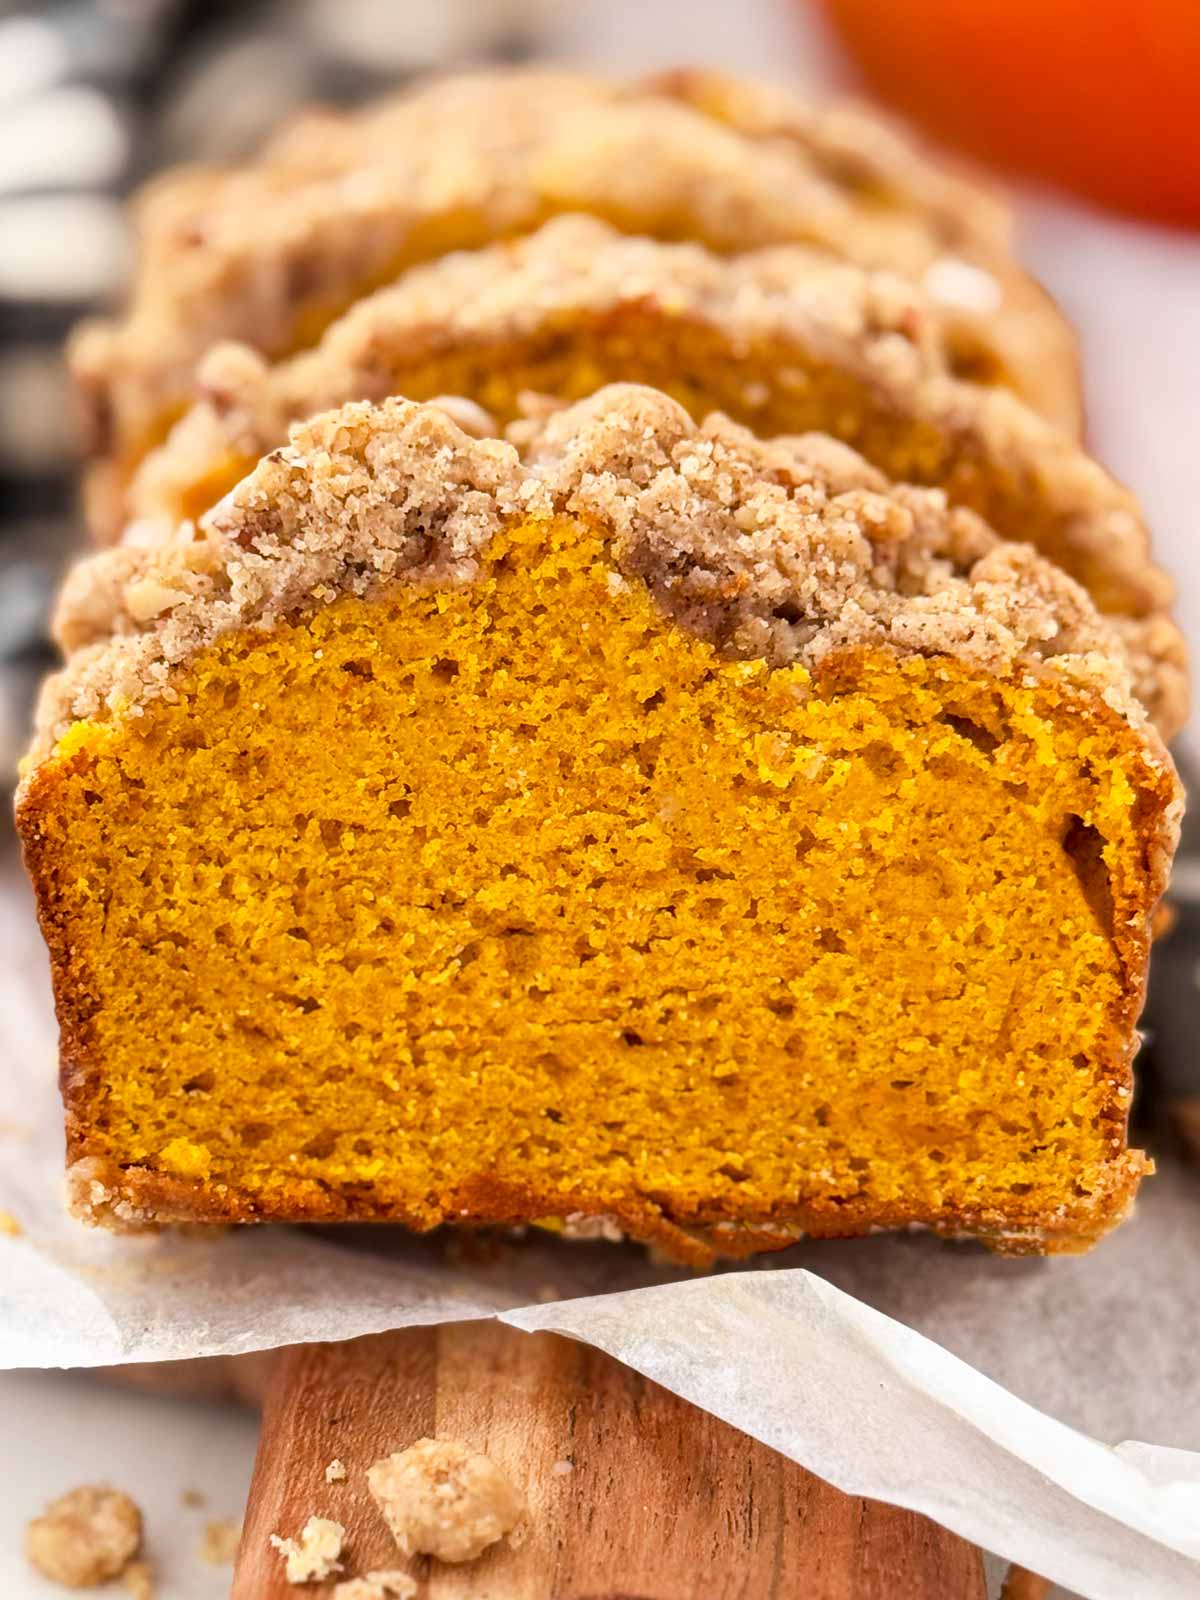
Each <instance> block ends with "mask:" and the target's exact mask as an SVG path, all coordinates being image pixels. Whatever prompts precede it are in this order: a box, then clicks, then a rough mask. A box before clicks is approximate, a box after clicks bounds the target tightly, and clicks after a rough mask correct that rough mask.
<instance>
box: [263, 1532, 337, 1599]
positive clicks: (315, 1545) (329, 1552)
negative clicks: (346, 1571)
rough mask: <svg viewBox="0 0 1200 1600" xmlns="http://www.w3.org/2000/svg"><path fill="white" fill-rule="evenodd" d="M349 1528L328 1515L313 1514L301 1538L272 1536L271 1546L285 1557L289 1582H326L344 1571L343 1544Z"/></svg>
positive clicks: (285, 1570)
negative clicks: (342, 1560)
mask: <svg viewBox="0 0 1200 1600" xmlns="http://www.w3.org/2000/svg"><path fill="white" fill-rule="evenodd" d="M345 1537H346V1530H345V1528H344V1527H343V1526H342V1524H341V1523H340V1522H334V1521H333V1520H332V1519H331V1518H329V1517H318V1516H311V1517H309V1519H308V1521H307V1522H306V1523H305V1524H304V1526H303V1528H301V1530H300V1533H299V1535H298V1537H296V1538H294V1539H293V1538H287V1537H284V1536H282V1535H280V1534H278V1533H273V1534H272V1535H271V1548H272V1549H273V1550H277V1551H278V1552H279V1555H280V1557H281V1558H282V1560H283V1565H284V1574H285V1576H286V1578H287V1581H288V1582H289V1583H296V1584H301V1583H323V1582H325V1580H326V1579H328V1578H335V1577H336V1576H337V1575H338V1573H339V1572H340V1571H341V1570H342V1562H341V1554H342V1544H343V1541H344V1539H345Z"/></svg>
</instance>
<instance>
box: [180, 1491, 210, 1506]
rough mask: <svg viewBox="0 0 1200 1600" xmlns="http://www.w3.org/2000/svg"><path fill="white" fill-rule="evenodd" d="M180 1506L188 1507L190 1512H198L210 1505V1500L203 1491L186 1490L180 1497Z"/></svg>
mask: <svg viewBox="0 0 1200 1600" xmlns="http://www.w3.org/2000/svg"><path fill="white" fill-rule="evenodd" d="M179 1504H180V1505H181V1506H187V1508H188V1509H189V1510H190V1511H197V1510H199V1509H200V1507H201V1506H206V1505H207V1504H208V1498H207V1496H206V1495H205V1493H204V1491H203V1490H202V1489H184V1490H183V1492H182V1493H181V1494H180V1496H179Z"/></svg>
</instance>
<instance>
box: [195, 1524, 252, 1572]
mask: <svg viewBox="0 0 1200 1600" xmlns="http://www.w3.org/2000/svg"><path fill="white" fill-rule="evenodd" d="M241 1538H242V1525H241V1523H240V1522H237V1521H235V1520H234V1518H233V1517H216V1518H214V1519H213V1521H211V1522H206V1523H205V1524H204V1532H203V1533H202V1534H201V1536H200V1559H201V1560H202V1561H207V1562H208V1563H209V1565H210V1566H214V1567H226V1566H231V1565H232V1564H233V1561H234V1559H235V1558H236V1556H237V1549H238V1545H239V1544H240V1542H241Z"/></svg>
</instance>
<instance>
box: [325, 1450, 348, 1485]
mask: <svg viewBox="0 0 1200 1600" xmlns="http://www.w3.org/2000/svg"><path fill="white" fill-rule="evenodd" d="M345 1478H346V1463H345V1462H344V1461H341V1460H339V1458H338V1457H337V1456H335V1457H334V1458H333V1460H332V1461H331V1462H330V1463H329V1465H328V1466H327V1467H326V1468H325V1482H326V1483H343V1482H345Z"/></svg>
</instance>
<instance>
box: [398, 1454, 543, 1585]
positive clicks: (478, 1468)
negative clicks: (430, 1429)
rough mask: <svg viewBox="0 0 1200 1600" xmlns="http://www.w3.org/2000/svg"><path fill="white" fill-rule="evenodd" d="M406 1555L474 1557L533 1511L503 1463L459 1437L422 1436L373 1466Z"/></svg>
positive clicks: (472, 1558)
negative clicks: (464, 1442) (498, 1464)
mask: <svg viewBox="0 0 1200 1600" xmlns="http://www.w3.org/2000/svg"><path fill="white" fill-rule="evenodd" d="M367 1484H368V1487H369V1488H370V1490H371V1494H372V1495H373V1497H374V1499H375V1503H376V1505H377V1506H378V1507H379V1509H380V1511H381V1512H382V1514H383V1517H384V1520H385V1521H386V1522H387V1525H388V1527H389V1528H390V1529H391V1531H392V1537H393V1538H394V1539H395V1541H396V1544H397V1546H398V1548H399V1550H400V1552H401V1554H402V1555H413V1554H420V1555H431V1556H436V1557H437V1558H438V1560H439V1561H473V1560H474V1559H475V1557H476V1556H478V1555H481V1554H482V1553H483V1551H485V1550H486V1549H487V1548H488V1546H489V1545H493V1544H495V1543H496V1541H497V1540H498V1539H502V1538H503V1537H504V1535H505V1534H506V1533H511V1532H512V1531H513V1530H514V1529H515V1528H516V1527H517V1525H518V1524H519V1523H521V1522H522V1519H523V1518H524V1517H525V1516H526V1515H527V1506H526V1502H525V1496H524V1494H523V1493H522V1492H521V1490H520V1489H519V1488H518V1487H517V1486H516V1484H515V1483H513V1481H512V1479H511V1478H510V1477H509V1476H508V1474H507V1473H506V1472H505V1471H504V1469H503V1468H502V1467H499V1466H497V1464H496V1463H495V1462H494V1461H493V1460H491V1458H490V1457H488V1456H485V1455H483V1454H482V1453H481V1452H479V1451H478V1450H472V1449H471V1447H470V1446H469V1445H465V1444H462V1443H461V1442H460V1441H458V1440H456V1439H418V1440H417V1442H416V1443H415V1444H413V1445H410V1446H409V1447H408V1449H407V1450H399V1451H397V1452H396V1453H395V1454H393V1455H390V1456H385V1457H384V1458H383V1460H382V1461H377V1462H376V1463H375V1465H374V1466H373V1467H372V1468H371V1469H370V1471H369V1472H368V1473H367Z"/></svg>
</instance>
